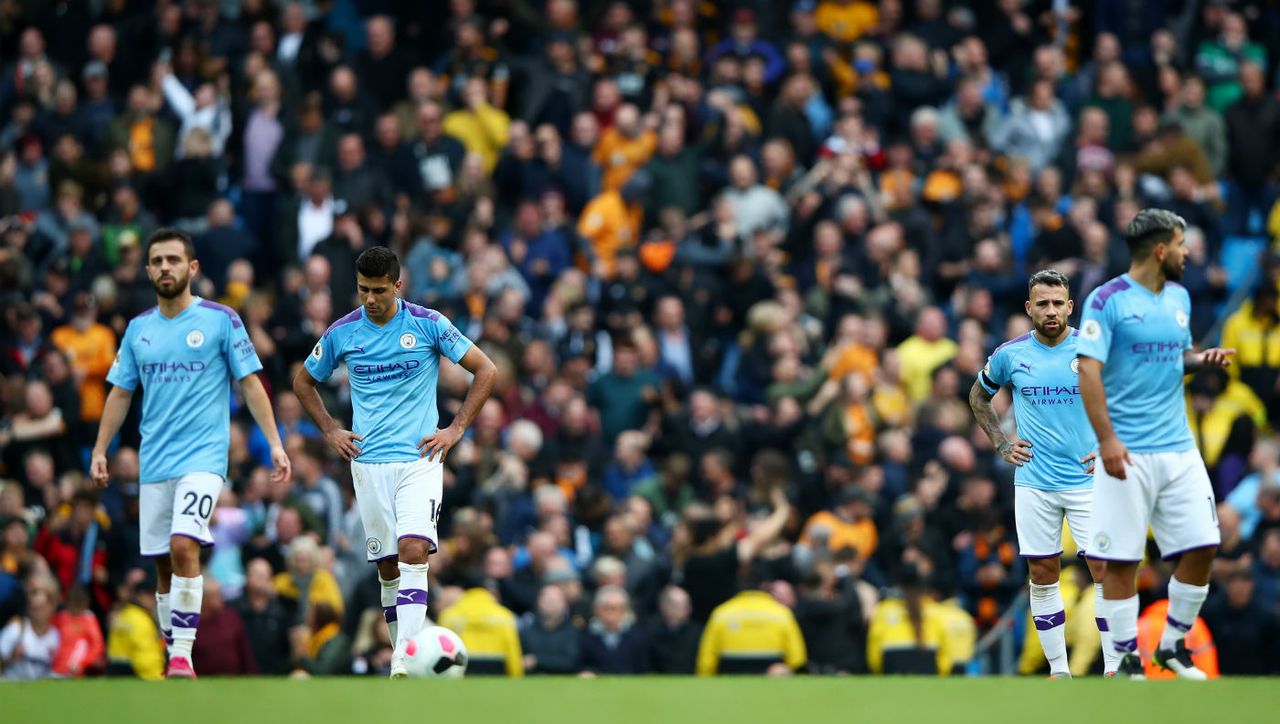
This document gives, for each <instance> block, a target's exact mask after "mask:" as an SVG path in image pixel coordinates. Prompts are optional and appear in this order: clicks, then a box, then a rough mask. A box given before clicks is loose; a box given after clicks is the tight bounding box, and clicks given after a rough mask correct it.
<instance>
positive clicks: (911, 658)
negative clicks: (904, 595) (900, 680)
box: [867, 598, 952, 676]
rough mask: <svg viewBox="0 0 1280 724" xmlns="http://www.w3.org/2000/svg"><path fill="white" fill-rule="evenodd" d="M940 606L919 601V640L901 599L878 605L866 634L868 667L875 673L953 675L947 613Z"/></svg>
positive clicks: (886, 600) (935, 603)
mask: <svg viewBox="0 0 1280 724" xmlns="http://www.w3.org/2000/svg"><path fill="white" fill-rule="evenodd" d="M942 609H943V606H942V604H940V603H937V602H935V601H931V600H928V599H923V600H921V601H920V638H919V639H918V640H917V638H916V630H915V627H913V626H912V625H911V617H910V616H909V615H908V614H907V604H906V603H905V602H903V601H902V600H901V599H897V598H886V599H884V600H883V601H881V602H880V605H878V606H876V610H875V613H873V614H872V615H871V626H870V627H869V629H868V631H867V666H868V667H869V668H870V669H871V671H872V672H873V673H876V674H933V673H936V674H941V675H943V676H946V675H947V674H950V673H951V662H952V658H951V652H950V651H949V650H948V647H947V644H948V641H949V640H950V637H949V636H948V631H947V619H948V616H947V612H946V611H943V610H942Z"/></svg>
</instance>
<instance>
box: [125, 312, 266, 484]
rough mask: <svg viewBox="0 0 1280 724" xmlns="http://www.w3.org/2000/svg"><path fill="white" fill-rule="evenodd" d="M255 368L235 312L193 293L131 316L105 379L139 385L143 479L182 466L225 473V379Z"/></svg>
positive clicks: (162, 476) (154, 479) (170, 474)
mask: <svg viewBox="0 0 1280 724" xmlns="http://www.w3.org/2000/svg"><path fill="white" fill-rule="evenodd" d="M260 369H262V362H261V361H259V360H258V353H257V351H255V350H254V348H253V343H252V342H250V341H249V335H248V333H246V332H245V329H244V323H243V322H241V321H240V315H238V314H236V312H235V310H233V309H232V308H230V307H226V306H223V305H221V304H218V303H217V302H210V301H208V300H205V299H201V298H200V297H196V298H195V301H194V302H192V303H191V305H190V306H188V307H187V308H186V309H184V310H182V311H181V312H179V313H178V315H177V316H176V317H173V318H172V319H170V318H169V317H166V316H164V314H161V313H160V308H159V307H152V308H151V309H148V310H147V311H145V312H143V313H142V314H139V315H138V316H136V317H134V318H133V319H132V320H131V321H130V322H129V327H128V328H127V329H126V330H125V332H124V340H123V341H122V342H121V344H120V352H119V353H118V354H117V355H116V361H115V362H114V363H113V364H112V365H111V371H110V372H108V373H107V382H110V383H111V384H113V385H115V386H116V387H120V388H122V389H126V390H129V391H133V390H135V389H137V387H138V385H139V384H141V385H142V449H141V450H139V451H138V457H139V461H140V463H141V466H142V471H141V474H140V476H139V478H140V480H141V482H142V483H143V484H146V483H158V482H161V481H164V480H168V479H170V478H176V477H180V476H182V475H186V474H187V473H214V474H215V475H221V476H222V477H224V478H225V477H226V476H227V448H228V446H229V445H230V444H231V389H230V384H231V380H232V379H236V380H241V379H244V378H245V377H247V376H249V375H251V374H253V373H254V372H257V371H258V370H260Z"/></svg>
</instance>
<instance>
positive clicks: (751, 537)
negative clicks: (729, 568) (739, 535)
mask: <svg viewBox="0 0 1280 724" xmlns="http://www.w3.org/2000/svg"><path fill="white" fill-rule="evenodd" d="M773 505H774V508H773V513H771V514H770V515H769V517H768V518H766V519H765V521H764V522H763V523H761V524H760V526H759V527H757V528H756V529H755V530H753V531H751V532H750V533H748V534H747V537H746V538H743V539H742V540H740V541H738V560H739V561H741V562H743V563H746V562H747V561H749V560H751V559H752V558H755V557H756V554H757V553H759V552H760V550H761V549H762V548H764V547H765V546H767V545H769V544H770V543H772V542H773V541H774V539H776V538H777V537H778V536H779V535H781V534H782V529H783V528H784V527H786V525H787V521H788V520H789V519H790V518H791V502H790V501H789V500H787V495H786V493H784V492H783V491H782V488H774V489H773Z"/></svg>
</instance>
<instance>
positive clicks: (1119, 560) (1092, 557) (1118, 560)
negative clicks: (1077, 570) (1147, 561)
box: [1085, 553, 1142, 563]
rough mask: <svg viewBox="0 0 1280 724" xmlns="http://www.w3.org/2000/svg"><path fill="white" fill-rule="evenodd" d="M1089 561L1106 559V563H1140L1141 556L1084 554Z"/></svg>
mask: <svg viewBox="0 0 1280 724" xmlns="http://www.w3.org/2000/svg"><path fill="white" fill-rule="evenodd" d="M1085 557H1086V558H1088V559H1089V560H1091V561H1106V562H1108V563H1141V562H1142V559H1141V558H1136V559H1135V558H1107V557H1105V556H1099V555H1094V554H1093V553H1090V554H1088V555H1087V556H1085Z"/></svg>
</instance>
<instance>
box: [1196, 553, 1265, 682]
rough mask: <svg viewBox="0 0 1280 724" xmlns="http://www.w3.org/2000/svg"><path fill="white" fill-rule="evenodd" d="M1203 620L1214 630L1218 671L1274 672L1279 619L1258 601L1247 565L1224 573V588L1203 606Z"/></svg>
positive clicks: (1261, 674)
mask: <svg viewBox="0 0 1280 724" xmlns="http://www.w3.org/2000/svg"><path fill="white" fill-rule="evenodd" d="M1204 621H1205V623H1206V624H1208V626H1209V630H1210V631H1212V632H1213V643H1214V646H1215V647H1217V649H1218V661H1219V664H1218V666H1219V671H1221V673H1223V674H1224V675H1227V676H1268V675H1270V674H1274V673H1276V670H1277V661H1276V641H1277V638H1278V637H1280V620H1278V619H1277V618H1276V614H1275V612H1274V611H1268V610H1266V609H1264V608H1263V607H1262V606H1261V605H1259V603H1258V600H1257V598H1256V597H1255V596H1254V586H1253V574H1252V573H1250V572H1249V571H1248V570H1247V569H1245V570H1239V571H1236V572H1234V573H1232V574H1231V575H1230V576H1228V577H1227V581H1226V592H1225V594H1221V595H1219V597H1218V598H1217V599H1215V600H1213V601H1211V602H1210V603H1209V605H1208V606H1206V607H1205V611H1204Z"/></svg>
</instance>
